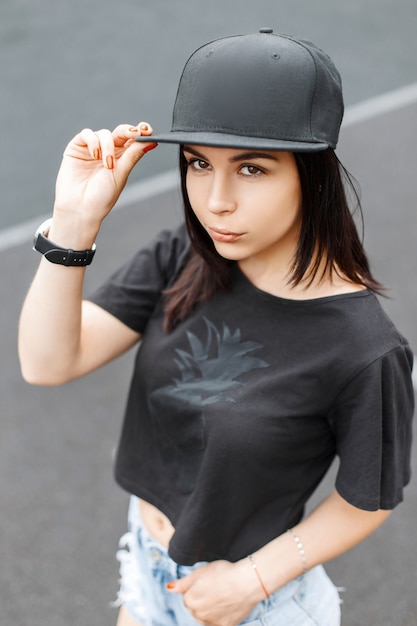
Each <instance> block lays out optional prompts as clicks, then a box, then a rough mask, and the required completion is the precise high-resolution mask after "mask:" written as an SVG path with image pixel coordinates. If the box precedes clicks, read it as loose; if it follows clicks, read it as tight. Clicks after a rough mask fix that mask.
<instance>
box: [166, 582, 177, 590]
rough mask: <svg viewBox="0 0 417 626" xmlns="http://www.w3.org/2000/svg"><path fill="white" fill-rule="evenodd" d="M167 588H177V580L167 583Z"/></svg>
mask: <svg viewBox="0 0 417 626" xmlns="http://www.w3.org/2000/svg"><path fill="white" fill-rule="evenodd" d="M166 588H167V589H175V582H171V583H167V584H166Z"/></svg>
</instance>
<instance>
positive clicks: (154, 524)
mask: <svg viewBox="0 0 417 626" xmlns="http://www.w3.org/2000/svg"><path fill="white" fill-rule="evenodd" d="M139 508H140V515H141V518H142V522H143V525H144V526H145V528H146V530H147V531H148V533H149V534H150V535H151V536H152V537H153V538H154V539H156V540H157V541H158V543H160V544H161V545H162V546H164V547H165V548H168V544H169V542H170V540H171V537H172V535H173V534H174V527H173V525H172V524H171V522H170V521H169V519H168V518H167V516H166V515H164V513H161V511H160V510H159V509H157V508H156V506H153V504H149V502H146V501H145V500H139Z"/></svg>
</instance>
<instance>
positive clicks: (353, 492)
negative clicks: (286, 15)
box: [20, 29, 413, 626]
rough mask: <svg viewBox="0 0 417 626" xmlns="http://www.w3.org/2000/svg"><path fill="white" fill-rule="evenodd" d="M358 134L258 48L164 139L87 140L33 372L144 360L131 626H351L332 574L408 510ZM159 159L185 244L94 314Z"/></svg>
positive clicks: (135, 262)
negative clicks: (127, 194)
mask: <svg viewBox="0 0 417 626" xmlns="http://www.w3.org/2000/svg"><path fill="white" fill-rule="evenodd" d="M342 114H343V102H342V92H341V85H340V78H339V75H338V73H337V70H336V69H335V67H334V65H333V63H332V62H331V60H330V59H329V57H327V55H325V54H324V53H323V52H322V51H321V50H319V49H318V48H317V47H316V46H315V45H314V44H312V43H310V42H305V41H301V40H296V39H294V38H291V37H286V36H278V35H275V34H274V33H273V32H272V31H271V30H270V29H262V31H261V32H259V33H257V34H254V35H245V36H237V37H228V38H224V39H221V40H218V41H215V42H212V43H210V44H207V45H206V46H203V47H202V48H200V49H199V50H197V51H196V52H195V53H194V54H193V55H192V56H191V57H190V59H189V60H188V62H187V64H186V66H185V68H184V72H183V74H182V77H181V81H180V85H179V90H178V95H177V99H176V103H175V107H174V117H173V126H172V130H171V132H169V133H167V134H165V135H156V136H153V135H152V129H151V127H150V126H149V124H146V123H141V124H139V125H138V126H135V127H131V126H128V125H121V126H118V127H117V128H116V129H115V130H114V131H113V132H110V131H108V130H101V131H97V132H93V131H92V130H89V129H85V130H83V131H82V132H81V133H79V134H78V135H77V136H76V137H74V139H73V140H72V141H71V142H70V143H69V144H68V146H67V148H66V150H65V154H64V158H63V162H62V166H61V169H60V172H59V175H58V180H57V186H56V202H55V207H54V213H53V218H52V220H51V221H50V222H49V224H47V225H43V227H42V228H40V230H39V231H38V233H37V235H36V240H35V248H36V249H38V250H39V251H40V252H42V253H43V255H44V256H45V259H42V261H41V264H40V267H39V269H38V272H37V274H36V276H35V279H34V281H33V284H32V286H31V288H30V291H29V293H28V296H27V298H26V301H25V304H24V307H23V311H22V316H21V322H20V358H21V363H22V371H23V375H24V377H25V379H26V380H27V381H28V382H31V383H34V384H43V385H57V384H61V383H65V382H66V381H68V380H72V379H74V378H77V377H79V376H83V375H84V374H86V373H88V372H91V371H92V370H94V369H95V368H98V367H100V366H101V365H103V364H104V363H106V362H108V361H110V360H112V359H114V358H116V357H117V356H119V355H120V354H122V353H123V352H125V351H126V350H128V349H130V348H131V347H132V346H134V345H135V344H138V342H139V341H140V342H141V348H140V350H138V353H137V358H136V362H135V368H134V372H133V378H132V383H131V389H130V393H129V398H128V402H127V408H126V415H125V421H124V426H123V431H122V435H121V439H120V443H119V451H118V456H117V461H116V478H117V481H118V482H119V484H120V485H121V486H122V487H123V488H124V489H126V490H127V491H128V492H129V493H130V494H132V497H131V502H130V510H129V532H128V533H127V534H126V535H125V536H124V537H123V538H122V541H121V549H120V551H119V555H118V556H119V559H120V563H121V588H120V592H119V604H121V605H122V608H121V612H120V617H119V622H118V624H119V626H132V625H136V624H141V625H142V626H150V625H156V624H158V626H159V625H163V626H172V625H175V624H178V625H181V626H192V625H195V624H198V623H200V624H206V625H210V626H236V625H237V624H240V623H245V624H253V625H255V624H258V625H260V624H270V625H271V626H278V625H285V626H295V625H300V626H308V625H310V626H312V625H313V624H314V625H318V624H320V625H321V626H335V625H337V624H339V623H340V607H339V598H338V594H337V591H336V589H335V587H334V586H333V584H332V583H331V581H330V580H329V579H328V577H327V575H326V574H325V572H324V570H323V567H322V563H324V562H326V561H328V560H329V559H332V558H334V557H336V556H337V555H340V554H342V553H343V552H345V551H346V550H348V549H349V548H351V547H352V546H354V545H356V544H357V543H358V542H360V541H362V540H363V539H364V538H365V537H367V536H368V535H370V534H371V533H372V532H373V531H375V530H376V529H377V528H378V527H379V526H380V525H381V524H382V523H383V522H384V520H386V519H387V517H388V516H389V514H390V511H391V510H392V509H393V508H394V507H395V506H396V505H397V504H398V503H399V502H400V501H401V500H402V490H403V487H404V485H405V484H407V482H408V481H409V478H410V442H411V418H412V411H413V390H412V385H411V361H412V357H411V352H410V349H409V346H408V344H407V342H406V340H405V339H404V338H403V337H402V336H401V335H400V334H399V333H398V332H397V330H396V329H395V328H394V327H393V325H392V323H391V322H390V320H389V319H387V317H386V315H385V314H384V312H383V311H382V309H381V307H380V304H379V303H378V300H377V298H376V296H375V292H378V291H379V290H380V289H381V286H380V285H379V284H378V282H377V281H376V280H375V278H374V277H373V276H372V274H371V272H370V270H369V266H368V262H367V259H366V256H365V253H364V251H363V249H362V245H361V243H360V240H359V238H358V234H357V232H356V228H355V225H354V222H353V220H352V217H351V214H350V212H349V208H348V205H347V201H346V195H345V185H346V184H349V178H348V177H347V176H346V175H345V172H344V170H343V168H342V167H341V165H340V164H339V162H338V160H337V158H336V156H335V153H334V148H335V146H336V142H337V138H338V132H339V128H340V123H341V118H342ZM157 142H158V143H163V142H174V143H178V144H179V145H180V170H181V181H182V192H183V197H184V209H185V226H181V227H179V228H178V229H176V230H174V231H172V232H170V231H163V232H162V233H161V234H160V235H158V236H157V237H156V239H155V240H154V242H153V243H151V244H150V245H149V246H148V247H146V248H145V249H143V250H140V251H139V252H138V253H136V255H135V256H134V257H133V259H132V261H131V262H129V263H128V264H127V265H126V266H124V267H123V268H121V269H120V270H119V271H117V272H116V273H115V275H114V276H112V277H111V278H110V279H109V280H108V281H107V282H106V284H104V285H103V286H102V287H101V288H100V289H99V290H98V291H97V292H96V293H95V294H93V295H92V296H91V297H90V298H89V299H88V300H83V277H84V272H85V266H86V265H88V264H89V263H90V262H91V260H92V257H93V255H94V246H93V242H94V241H95V238H96V236H97V233H98V231H99V229H100V225H101V223H102V221H103V219H104V218H105V217H106V215H107V214H108V213H109V211H111V209H112V207H113V206H114V204H115V202H116V200H117V198H118V196H119V194H120V193H121V191H122V189H123V187H124V185H125V183H126V180H127V178H128V176H129V173H130V171H131V170H132V168H133V167H134V165H135V164H136V163H137V162H138V161H139V160H140V159H141V158H142V157H143V156H144V154H145V153H146V152H147V151H148V150H151V149H153V148H155V147H156V145H157ZM139 227H140V226H139ZM58 346H59V358H57V347H58ZM336 456H337V457H338V458H339V468H338V473H337V478H336V484H335V489H334V491H333V492H332V493H330V495H329V496H328V497H327V498H325V500H324V501H323V502H322V503H321V504H320V505H319V506H318V507H317V508H316V509H315V510H314V511H313V512H312V513H311V514H309V515H308V516H306V517H304V515H303V513H304V505H305V503H306V501H307V499H308V498H309V496H310V495H311V494H312V492H313V491H314V490H315V488H316V487H317V485H318V484H319V483H320V481H321V479H322V478H323V476H324V474H325V473H326V471H327V469H328V467H329V466H330V464H331V463H332V461H333V459H334V458H335V457H336Z"/></svg>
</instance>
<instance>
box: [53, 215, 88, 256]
mask: <svg viewBox="0 0 417 626" xmlns="http://www.w3.org/2000/svg"><path fill="white" fill-rule="evenodd" d="M99 230H100V223H97V221H96V220H91V219H90V218H88V217H87V216H80V215H77V214H66V213H60V212H59V210H58V211H57V210H56V209H54V213H53V218H52V222H51V226H50V229H49V231H48V233H47V235H46V236H47V237H48V239H50V240H51V241H53V242H54V243H55V244H57V245H58V246H60V247H62V248H71V249H72V250H90V249H91V248H92V246H93V244H94V243H95V241H96V238H97V235H98V232H99Z"/></svg>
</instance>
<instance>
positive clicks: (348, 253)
mask: <svg viewBox="0 0 417 626" xmlns="http://www.w3.org/2000/svg"><path fill="white" fill-rule="evenodd" d="M294 157H295V161H296V164H297V168H298V173H299V177H300V185H301V194H302V206H301V229H300V235H299V240H298V246H297V250H296V253H295V256H294V260H293V265H292V268H291V271H290V275H289V280H288V283H289V284H290V285H292V286H294V287H295V286H296V285H298V284H299V283H300V282H301V281H302V280H306V281H307V285H309V284H311V283H312V281H313V280H314V279H315V277H316V276H317V274H318V272H319V270H320V276H319V278H320V279H323V278H324V277H325V276H326V275H331V274H332V273H333V272H336V273H337V274H339V275H341V276H343V277H345V278H346V279H348V280H350V281H352V282H354V283H357V284H359V285H363V286H364V287H366V288H368V289H370V290H371V291H374V292H376V293H381V291H382V290H383V286H382V285H381V284H380V283H379V282H378V281H377V280H375V278H374V277H373V276H372V274H371V271H370V267H369V262H368V259H367V257H366V254H365V251H364V249H363V245H362V241H361V238H360V237H359V234H358V230H357V227H356V224H355V221H354V219H353V214H352V212H351V210H350V208H349V202H348V195H349V196H352V198H353V201H354V204H355V207H354V210H355V211H357V213H358V215H359V216H360V219H361V223H362V209H361V205H360V200H359V196H358V193H357V189H356V185H355V183H354V181H353V179H352V177H351V176H350V174H349V172H348V171H347V170H346V168H344V167H343V165H342V164H341V163H340V161H339V159H338V158H337V156H336V154H335V153H334V151H333V150H332V149H331V148H328V149H327V150H324V151H322V152H305V153H294ZM179 158H180V173H181V191H182V196H183V202H184V213H185V222H186V226H187V230H188V234H189V237H190V240H191V249H190V253H189V257H188V260H187V262H186V264H185V267H184V269H183V271H182V272H181V274H180V275H179V277H178V279H177V280H176V282H175V283H174V284H173V285H172V287H171V288H170V289H168V290H167V291H166V292H165V294H166V300H165V321H164V325H165V329H166V330H167V331H169V330H172V329H173V328H174V327H175V325H176V324H177V323H178V322H180V321H181V320H183V319H185V318H187V317H188V316H189V315H190V314H191V312H192V311H193V309H194V307H195V306H196V305H197V304H198V303H200V302H203V301H205V300H208V299H209V298H211V297H212V296H213V295H214V294H216V293H218V292H220V291H226V290H227V289H228V287H229V282H230V269H231V267H232V265H233V263H234V262H233V261H229V260H227V259H224V258H223V257H221V256H220V255H219V254H218V252H217V251H216V249H215V247H214V244H213V242H212V240H211V238H210V237H209V235H208V234H207V232H206V231H205V229H204V228H203V227H202V226H201V224H200V222H199V221H198V219H197V218H196V216H195V213H194V211H193V210H192V208H191V204H190V201H189V198H188V193H187V187H186V173H187V161H186V159H185V157H184V155H183V151H182V147H180V157H179ZM323 263H324V264H323Z"/></svg>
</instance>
